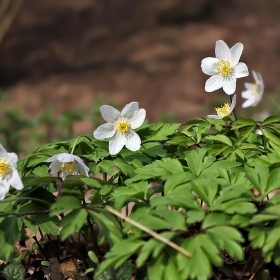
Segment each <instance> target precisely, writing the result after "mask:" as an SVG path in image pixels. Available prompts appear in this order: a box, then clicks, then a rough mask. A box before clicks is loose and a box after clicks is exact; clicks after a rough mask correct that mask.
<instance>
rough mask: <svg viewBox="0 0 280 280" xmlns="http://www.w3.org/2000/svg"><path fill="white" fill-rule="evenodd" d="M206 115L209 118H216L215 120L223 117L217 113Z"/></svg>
mask: <svg viewBox="0 0 280 280" xmlns="http://www.w3.org/2000/svg"><path fill="white" fill-rule="evenodd" d="M207 117H208V118H211V119H217V120H219V119H222V118H223V117H222V116H218V115H208V116H207Z"/></svg>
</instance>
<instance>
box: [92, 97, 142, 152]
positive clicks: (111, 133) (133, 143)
mask: <svg viewBox="0 0 280 280" xmlns="http://www.w3.org/2000/svg"><path fill="white" fill-rule="evenodd" d="M100 111H101V115H102V117H103V119H104V120H105V121H106V122H107V123H105V124H102V125H100V126H99V127H98V128H97V129H96V130H95V131H94V132H93V136H94V137H95V138H96V139H99V140H104V139H106V138H110V141H109V153H110V154H111V155H116V154H117V153H119V152H120V151H121V149H122V148H123V147H124V146H125V147H126V148H127V149H129V150H130V151H138V150H139V149H140V146H141V139H140V137H139V136H138V134H137V133H136V132H134V131H133V129H135V128H138V127H140V126H141V125H142V124H143V122H144V120H145V117H146V110H145V109H139V107H138V102H131V103H129V104H127V105H126V106H125V107H124V108H123V110H122V111H121V112H119V111H118V110H117V109H115V108H113V107H112V106H109V105H103V106H101V107H100Z"/></svg>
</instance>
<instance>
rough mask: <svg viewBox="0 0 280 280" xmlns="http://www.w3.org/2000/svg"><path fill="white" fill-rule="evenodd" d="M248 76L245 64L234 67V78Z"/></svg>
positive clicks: (241, 63) (240, 63)
mask: <svg viewBox="0 0 280 280" xmlns="http://www.w3.org/2000/svg"><path fill="white" fill-rule="evenodd" d="M248 75H249V71H248V67H247V65H246V64H245V63H243V62H239V63H238V64H237V65H236V66H234V76H235V77H236V78H243V77H246V76H248Z"/></svg>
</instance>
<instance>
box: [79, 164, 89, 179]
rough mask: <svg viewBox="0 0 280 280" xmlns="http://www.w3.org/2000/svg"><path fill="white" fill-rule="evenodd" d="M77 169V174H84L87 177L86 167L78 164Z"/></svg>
mask: <svg viewBox="0 0 280 280" xmlns="http://www.w3.org/2000/svg"><path fill="white" fill-rule="evenodd" d="M86 167H87V166H86ZM78 170H79V174H81V175H85V176H87V177H88V168H85V167H84V166H83V165H81V164H78Z"/></svg>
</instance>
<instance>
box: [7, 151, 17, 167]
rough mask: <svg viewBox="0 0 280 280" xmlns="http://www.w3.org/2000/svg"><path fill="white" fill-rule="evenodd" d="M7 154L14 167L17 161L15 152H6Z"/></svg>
mask: <svg viewBox="0 0 280 280" xmlns="http://www.w3.org/2000/svg"><path fill="white" fill-rule="evenodd" d="M8 156H9V158H10V162H11V163H12V166H13V167H14V168H17V162H18V156H17V154H15V153H8Z"/></svg>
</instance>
